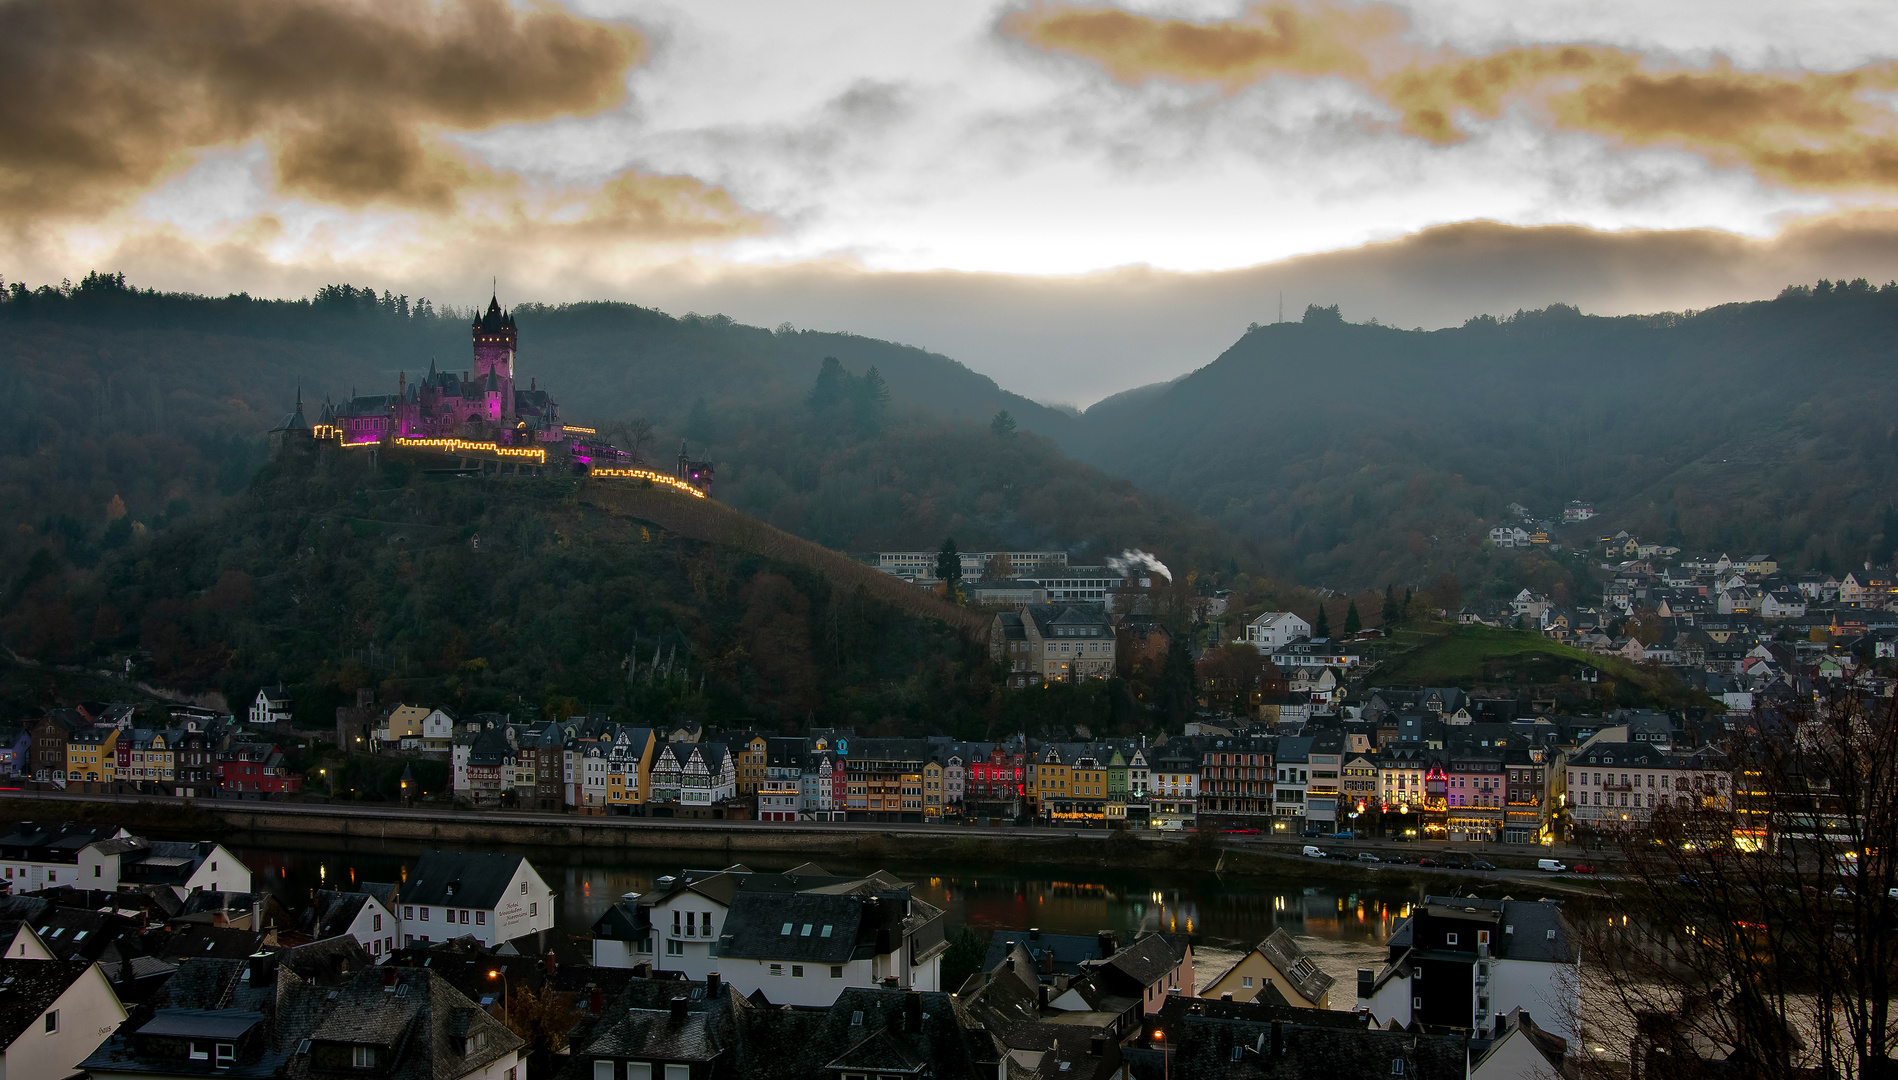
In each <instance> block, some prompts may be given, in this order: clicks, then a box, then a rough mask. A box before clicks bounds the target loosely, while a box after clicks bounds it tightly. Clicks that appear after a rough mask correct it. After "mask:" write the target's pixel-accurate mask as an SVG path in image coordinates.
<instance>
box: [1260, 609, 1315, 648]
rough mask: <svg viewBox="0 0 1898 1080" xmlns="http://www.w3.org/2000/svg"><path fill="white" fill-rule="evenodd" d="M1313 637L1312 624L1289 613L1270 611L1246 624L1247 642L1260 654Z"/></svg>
mask: <svg viewBox="0 0 1898 1080" xmlns="http://www.w3.org/2000/svg"><path fill="white" fill-rule="evenodd" d="M1310 636H1311V624H1310V623H1308V622H1306V621H1305V620H1303V619H1301V618H1299V617H1298V616H1297V615H1295V614H1293V613H1292V612H1289V611H1268V612H1266V613H1265V614H1263V615H1261V616H1259V617H1258V618H1256V619H1254V620H1252V621H1251V622H1249V623H1247V624H1246V641H1247V642H1248V643H1250V644H1251V645H1253V646H1254V647H1255V648H1257V649H1258V650H1259V651H1260V652H1272V651H1274V650H1277V649H1279V648H1282V647H1283V646H1286V645H1290V644H1291V643H1292V642H1294V641H1297V640H1298V639H1300V638H1308V637H1310Z"/></svg>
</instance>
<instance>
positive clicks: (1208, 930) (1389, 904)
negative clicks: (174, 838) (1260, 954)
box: [228, 836, 1441, 1008]
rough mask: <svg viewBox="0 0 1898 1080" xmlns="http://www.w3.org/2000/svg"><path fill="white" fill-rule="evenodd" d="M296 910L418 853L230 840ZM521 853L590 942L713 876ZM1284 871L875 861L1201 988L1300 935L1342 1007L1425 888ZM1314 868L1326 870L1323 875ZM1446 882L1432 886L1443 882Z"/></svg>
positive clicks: (990, 923)
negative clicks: (1273, 936) (1161, 955)
mask: <svg viewBox="0 0 1898 1080" xmlns="http://www.w3.org/2000/svg"><path fill="white" fill-rule="evenodd" d="M228 846H229V847H230V848H231V849H232V851H233V853H234V854H236V855H237V856H239V857H240V858H242V859H243V860H244V861H245V863H246V864H247V865H249V866H250V867H251V869H252V872H253V873H254V874H255V875H256V883H257V884H258V885H259V886H263V887H268V888H269V889H271V891H273V892H275V893H276V894H277V895H278V897H279V898H280V899H282V900H283V902H284V904H285V906H286V907H289V908H290V909H291V910H293V911H295V910H300V909H301V908H302V907H304V906H305V905H306V904H307V903H308V901H309V899H310V896H311V894H312V892H313V891H314V890H316V889H319V888H332V889H349V888H352V887H354V885H355V884H357V883H359V882H363V881H400V880H402V879H403V877H404V876H405V875H406V874H407V872H408V871H409V870H410V869H411V868H413V866H414V864H415V861H416V860H417V859H418V858H419V857H420V855H421V853H422V850H423V845H421V844H415V843H406V842H401V841H382V840H373V839H370V840H341V841H334V842H327V843H326V842H322V841H317V842H315V843H313V842H312V840H311V838H310V837H308V836H296V837H284V838H283V839H282V841H281V842H273V840H272V839H271V838H263V839H259V840H253V841H250V842H246V843H240V844H231V845H228ZM488 850H495V851H516V852H519V853H520V854H522V855H525V856H527V857H528V858H529V859H530V860H531V861H532V862H533V864H534V867H535V869H537V870H538V871H539V872H540V874H541V876H542V877H543V878H545V879H546V880H547V882H548V884H549V885H551V886H552V887H553V889H554V890H555V892H556V893H557V894H558V898H557V900H556V904H557V909H556V920H557V921H556V926H557V928H558V929H559V930H560V931H561V932H562V933H565V934H585V933H586V932H587V931H588V928H589V927H590V926H592V924H593V922H594V920H595V919H597V918H599V916H600V913H601V912H603V911H604V910H605V909H606V908H607V906H608V905H610V904H612V903H614V902H616V901H617V900H619V899H620V898H621V897H622V896H623V895H625V894H627V893H637V892H643V891H645V890H647V889H651V888H653V887H654V883H655V882H656V881H657V879H658V878H660V877H661V876H663V875H666V874H676V873H678V872H679V871H680V870H682V869H694V870H711V869H719V868H721V864H722V862H723V860H721V859H719V858H718V857H716V856H714V855H712V854H710V853H706V852H694V851H682V852H667V851H653V850H641V851H632V852H622V851H617V850H614V851H602V850H599V849H596V848H532V849H528V848H510V847H499V846H497V847H494V848H491V849H488ZM739 858H740V859H742V861H743V862H744V864H745V865H747V866H749V867H751V868H752V869H755V870H786V869H789V868H790V867H791V866H793V865H796V864H797V863H799V862H802V861H804V859H805V857H804V856H803V855H799V856H796V857H793V858H788V859H787V858H783V857H774V856H773V855H771V854H768V853H760V854H757V855H742V856H739ZM812 861H814V862H817V863H818V864H820V865H822V866H823V867H824V868H825V869H827V870H830V871H832V872H834V873H867V872H869V871H870V870H874V869H878V866H874V865H862V864H859V863H856V862H853V861H851V860H848V859H826V858H823V857H822V856H818V857H815V858H814V859H812ZM1286 865H1287V872H1286V874H1285V875H1284V876H1282V877H1274V878H1260V877H1256V876H1247V877H1234V876H1223V875H1218V874H1212V873H1181V872H1178V871H1164V872H1162V871H1151V872H1150V871H1144V870H1090V869H1071V868H1065V867H1061V868H1048V869H1046V870H1037V869H1034V868H1024V867H1005V868H986V869H985V868H983V867H981V866H970V865H954V866H945V865H940V864H931V865H928V866H915V865H905V864H903V863H902V862H901V861H892V862H887V863H884V864H882V867H881V868H883V869H887V870H889V871H890V872H891V873H894V874H896V875H897V876H899V877H901V878H903V879H904V880H906V881H908V882H910V883H911V884H912V885H913V886H914V887H915V894H916V896H917V897H918V898H919V899H922V900H925V901H927V902H928V903H931V904H934V905H936V906H937V907H940V908H943V909H944V910H945V911H946V912H947V913H948V914H947V923H948V928H949V932H950V933H951V934H953V933H955V931H956V928H958V927H960V926H965V925H966V926H968V927H970V928H972V929H973V930H975V931H976V932H977V933H978V934H980V935H982V936H983V937H985V938H986V937H987V936H988V935H989V934H990V933H992V932H994V931H998V930H1022V929H1027V928H1030V927H1034V928H1039V929H1042V930H1046V931H1048V932H1050V933H1063V934H1093V933H1095V932H1097V931H1100V930H1112V931H1114V932H1115V933H1116V934H1118V935H1119V936H1120V938H1121V940H1123V941H1126V940H1131V936H1132V935H1133V934H1135V933H1137V932H1140V931H1143V930H1165V931H1168V932H1172V933H1183V934H1188V935H1190V936H1191V937H1192V939H1193V942H1194V949H1195V952H1196V954H1197V955H1198V958H1199V960H1198V964H1197V966H1198V967H1199V969H1200V981H1201V983H1202V985H1203V984H1204V983H1205V982H1206V981H1207V980H1209V979H1210V978H1211V977H1212V976H1214V975H1217V974H1218V973H1219V972H1221V971H1223V970H1224V969H1225V968H1226V967H1227V966H1228V965H1229V964H1230V963H1231V962H1232V961H1233V960H1235V959H1237V958H1238V955H1239V954H1240V953H1241V952H1243V951H1244V950H1247V949H1250V948H1251V947H1252V946H1253V945H1256V944H1257V943H1259V942H1260V941H1262V940H1264V938H1265V937H1266V935H1268V934H1270V933H1271V932H1272V931H1273V930H1274V929H1276V928H1278V927H1284V928H1285V929H1286V931H1287V932H1289V933H1291V934H1292V935H1293V936H1295V937H1297V938H1298V939H1299V940H1300V942H1301V943H1302V944H1303V945H1304V946H1305V948H1306V949H1307V950H1308V951H1309V952H1310V953H1311V954H1312V956H1313V959H1314V961H1315V962H1316V963H1318V964H1319V966H1320V967H1322V968H1324V969H1325V970H1327V971H1328V972H1330V973H1331V974H1332V975H1334V976H1336V977H1337V979H1338V983H1339V985H1338V986H1337V987H1336V988H1334V991H1333V994H1332V1005H1333V1006H1334V1007H1343V1008H1349V1007H1350V1006H1351V1004H1352V997H1353V991H1352V987H1353V980H1354V979H1355V978H1356V970H1357V968H1359V967H1374V966H1376V965H1377V964H1378V963H1379V962H1380V961H1381V959H1382V957H1383V954H1384V953H1383V945H1384V941H1385V939H1386V938H1387V937H1388V936H1389V935H1390V933H1391V931H1392V930H1394V929H1396V927H1397V925H1398V923H1400V922H1401V921H1402V920H1403V919H1404V918H1405V917H1407V916H1408V915H1409V914H1410V905H1412V904H1414V903H1417V902H1418V901H1420V900H1422V899H1423V895H1424V886H1423V884H1422V883H1421V882H1419V881H1416V880H1414V879H1407V878H1403V877H1399V876H1397V875H1391V876H1389V877H1388V878H1381V879H1380V880H1377V881H1372V882H1365V883H1361V884H1360V883H1351V882H1341V881H1338V880H1335V879H1334V880H1327V879H1325V878H1323V877H1321V876H1314V877H1306V876H1303V875H1301V874H1300V873H1299V871H1300V870H1301V869H1302V868H1303V867H1302V864H1300V863H1295V862H1289V861H1288V862H1287V864H1286ZM1318 869H1322V868H1318ZM1438 887H1441V886H1438Z"/></svg>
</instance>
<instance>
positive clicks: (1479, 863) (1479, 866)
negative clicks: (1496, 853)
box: [1470, 859, 1496, 870]
mask: <svg viewBox="0 0 1898 1080" xmlns="http://www.w3.org/2000/svg"><path fill="white" fill-rule="evenodd" d="M1470 869H1472V870H1494V869H1496V864H1495V863H1493V862H1490V861H1489V860H1488V859H1478V860H1476V861H1475V862H1473V863H1471V864H1470Z"/></svg>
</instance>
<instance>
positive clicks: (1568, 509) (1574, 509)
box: [1562, 502, 1595, 522]
mask: <svg viewBox="0 0 1898 1080" xmlns="http://www.w3.org/2000/svg"><path fill="white" fill-rule="evenodd" d="M1594 516H1595V507H1594V506H1593V505H1592V504H1590V503H1585V502H1570V503H1569V504H1568V505H1567V506H1564V507H1563V508H1562V520H1563V521H1567V522H1576V521H1587V520H1588V519H1589V518H1592V517H1594Z"/></svg>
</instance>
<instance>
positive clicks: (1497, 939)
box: [1391, 896, 1577, 964]
mask: <svg viewBox="0 0 1898 1080" xmlns="http://www.w3.org/2000/svg"><path fill="white" fill-rule="evenodd" d="M1424 903H1426V904H1436V905H1442V906H1445V907H1451V908H1458V909H1461V908H1476V909H1477V910H1479V911H1495V912H1500V913H1501V914H1502V920H1503V924H1504V926H1505V927H1514V928H1515V929H1514V931H1513V932H1510V933H1501V934H1497V935H1495V936H1494V937H1493V938H1492V939H1491V945H1490V952H1491V954H1492V955H1494V956H1496V957H1498V958H1500V959H1504V960H1535V961H1540V962H1541V963H1545V964H1572V963H1574V962H1575V960H1576V956H1577V953H1576V948H1575V938H1574V935H1573V934H1572V933H1571V932H1570V930H1569V925H1568V920H1567V919H1564V918H1563V917H1562V908H1561V905H1559V904H1554V903H1550V902H1549V901H1546V900H1479V899H1476V898H1474V897H1457V896H1425V897H1424ZM1409 927H1410V923H1409V921H1408V920H1406V921H1405V923H1404V925H1403V926H1402V927H1400V928H1399V933H1403V932H1404V931H1406V930H1408V929H1409ZM1551 930H1553V931H1555V937H1553V938H1551V937H1549V931H1551ZM1396 943H1397V934H1392V935H1391V944H1392V945H1395V944H1396ZM1405 944H1406V945H1408V944H1409V941H1408V936H1407V937H1406V942H1405Z"/></svg>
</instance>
